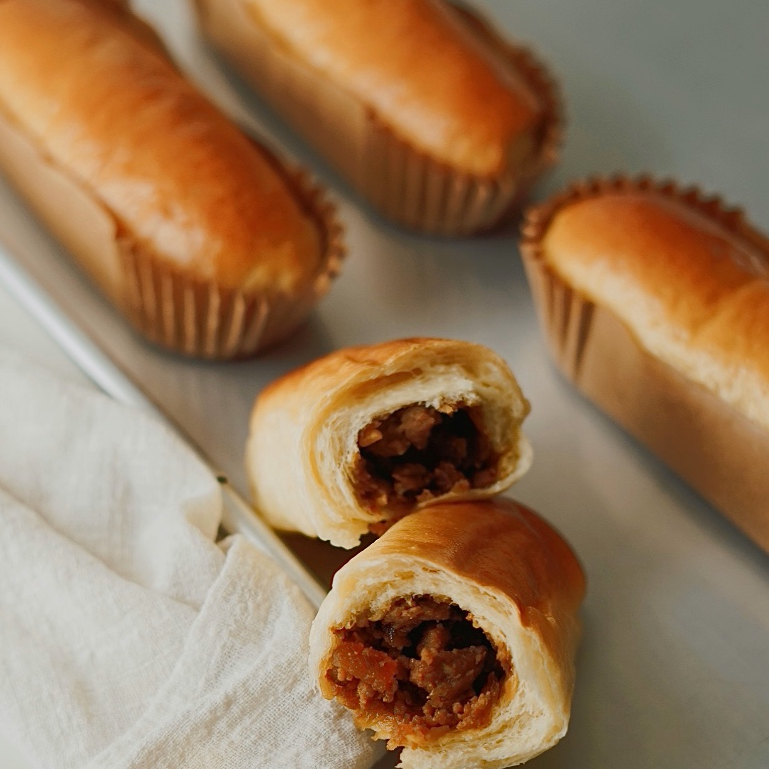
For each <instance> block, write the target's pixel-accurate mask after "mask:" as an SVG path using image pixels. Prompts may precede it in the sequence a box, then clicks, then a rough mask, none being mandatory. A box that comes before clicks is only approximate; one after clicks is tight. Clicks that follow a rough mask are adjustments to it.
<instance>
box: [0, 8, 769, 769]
mask: <svg viewBox="0 0 769 769" xmlns="http://www.w3.org/2000/svg"><path fill="white" fill-rule="evenodd" d="M276 1H277V0H276ZM137 6H138V7H139V8H141V9H143V10H145V11H146V12H147V14H148V15H149V16H151V17H153V18H154V19H156V20H157V21H158V22H159V24H160V26H161V28H162V31H163V33H164V34H165V35H166V36H167V38H168V40H169V41H170V43H171V45H172V47H173V48H174V49H175V51H176V53H177V54H178V55H179V58H180V60H181V61H182V64H183V66H184V67H185V68H186V69H187V70H188V71H190V72H191V73H192V74H193V75H194V76H195V77H197V78H198V79H199V81H200V82H201V83H202V85H203V86H204V87H205V88H206V89H207V90H208V91H209V92H210V93H211V94H212V95H213V96H214V98H216V99H217V100H218V101H219V102H220V103H221V104H222V105H223V106H224V107H225V108H226V109H228V110H230V111H231V112H232V113H233V114H234V115H235V116H236V117H237V118H238V119H239V120H242V121H243V122H244V123H246V124H248V125H250V126H252V127H257V128H259V129H260V130H261V131H263V132H264V133H266V134H267V135H269V136H270V137H271V138H272V140H273V141H274V142H275V144H276V146H278V147H279V148H281V149H282V150H284V151H285V152H287V153H288V154H289V155H290V156H293V157H295V158H298V159H300V160H301V161H303V162H305V163H306V164H308V165H311V166H313V167H314V168H315V169H316V171H317V172H318V173H319V175H320V176H321V177H322V178H323V179H325V180H326V181H327V182H328V183H329V184H331V185H332V186H333V187H334V188H335V189H336V191H337V193H338V194H339V196H340V200H341V204H342V208H341V210H342V215H343V217H344V219H345V222H346V224H347V226H348V232H349V235H348V242H349V246H350V256H349V259H348V262H347V264H346V266H345V269H344V272H343V275H342V277H341V278H340V279H339V281H338V282H337V284H336V285H335V286H334V288H333V290H332V292H331V294H330V296H329V297H328V298H327V300H326V301H325V303H324V304H323V306H322V307H321V308H320V309H319V311H318V312H317V313H316V314H315V316H314V317H313V319H312V321H311V322H310V323H309V324H308V325H307V327H306V328H305V329H303V330H302V331H301V332H300V333H299V334H298V335H297V336H296V337H295V338H294V339H293V340H292V341H291V342H290V343H288V344H287V345H284V346H283V347H281V348H279V349H276V350H274V351H272V352H270V353H269V354H268V355H267V356H265V357H264V358H263V359H260V360H258V361H254V362H251V363H246V364H238V365H211V364H199V363H193V362H189V361H184V360H180V359H177V358H174V357H172V356H169V355H165V354H162V353H158V352H155V351H152V350H149V349H148V348H146V347H145V346H144V345H143V344H142V343H140V342H138V341H137V340H136V339H135V337H134V336H133V334H132V333H131V332H130V331H128V330H127V329H126V328H125V327H124V326H123V325H122V322H121V321H120V320H118V319H117V318H115V316H114V315H113V313H112V311H111V310H110V309H109V308H108V307H107V306H106V305H105V304H104V303H103V302H102V300H101V299H100V298H99V297H98V296H97V295H96V294H95V292H93V291H92V290H91V289H90V288H89V287H88V285H87V284H86V283H85V281H84V280H83V278H82V277H81V276H80V274H79V273H78V272H77V271H76V270H75V269H73V268H72V267H71V266H70V265H69V263H68V262H67V261H66V259H65V258H64V257H63V255H62V254H61V253H60V251H59V250H58V249H57V247H56V246H55V245H54V244H53V243H52V242H51V241H50V240H49V239H48V238H47V236H46V235H45V234H44V233H43V232H42V231H41V230H40V228H39V227H38V225H37V224H36V222H35V221H34V219H33V218H32V217H31V216H30V215H29V214H28V213H27V212H26V210H25V209H24V207H23V206H22V205H21V204H20V203H19V202H18V201H17V200H16V199H15V197H14V196H13V194H12V193H11V192H10V191H9V190H8V189H7V188H6V187H4V186H2V185H0V237H2V238H3V239H5V240H6V242H7V244H8V245H9V246H10V247H11V248H12V249H14V250H15V251H17V252H18V254H19V255H20V259H21V261H22V262H23V263H24V264H26V265H27V267H28V268H29V269H30V270H31V271H32V272H33V273H35V274H36V275H37V276H38V278H39V279H40V282H41V283H43V284H45V285H47V286H48V288H49V290H51V292H52V293H53V294H54V296H55V298H56V300H57V301H58V302H59V303H60V304H61V305H62V306H64V307H65V308H67V309H68V311H69V312H70V313H71V314H72V315H73V316H75V317H79V318H81V319H83V320H84V321H85V322H86V323H87V324H89V325H90V327H91V328H92V329H93V330H94V333H95V334H96V335H97V336H98V337H100V338H101V339H102V340H104V341H107V342H108V343H109V345H110V346H111V348H112V349H113V351H114V352H115V354H116V355H117V356H118V358H119V359H120V361H121V362H122V364H123V365H124V366H125V367H126V368H127V369H128V370H130V371H131V372H133V374H134V375H135V376H136V377H137V378H138V379H139V380H141V381H142V382H144V383H145V384H146V385H147V386H148V388H149V390H150V391H151V393H152V394H153V396H154V397H155V398H157V399H158V400H160V401H162V402H163V404H164V405H165V406H166V408H168V409H169V411H170V412H171V413H172V414H173V416H174V418H175V419H176V420H177V421H178V422H179V423H180V424H181V425H182V426H183V427H184V428H185V429H186V430H188V431H189V432H190V434H191V435H192V437H193V439H194V440H196V441H197V442H199V443H200V444H201V445H203V446H205V447H206V449H207V450H208V452H209V453H210V454H211V456H212V457H213V458H214V459H215V460H216V462H217V463H218V465H219V466H220V467H221V469H222V470H223V471H225V472H226V473H227V474H228V475H229V476H230V477H231V478H232V480H233V482H234V483H235V484H236V485H238V486H240V487H243V485H244V484H243V474H242V471H241V461H242V460H241V455H242V449H243V442H244V440H245V435H246V421H247V415H248V410H249V407H250V405H251V402H252V399H253V397H254V395H255V394H256V393H257V392H258V391H259V390H260V389H261V387H262V386H264V384H265V383H266V382H268V381H270V380H271V379H272V378H274V377H275V376H277V375H278V374H280V373H282V372H283V371H286V370H288V369H289V368H291V367H293V366H294V365H297V364H298V363H301V362H303V361H306V360H309V359H311V358H313V357H315V356H317V355H319V354H322V353H324V352H326V351H329V350H331V349H333V348H335V347H340V346H345V345H349V344H355V343H363V342H375V341H380V340H384V339H388V338H393V337H398V336H405V335H414V334H420V335H430V334H435V335H443V336H453V337H461V338H466V339H470V340H473V341H478V342H482V343H484V344H487V345H489V346H491V347H493V348H494V349H495V350H497V351H498V352H500V353H501V354H502V355H503V356H504V357H505V358H506V359H507V360H508V361H509V363H510V364H511V366H512V367H513V369H514V371H515V372H516V374H517V375H518V378H519V380H520V382H521V385H522V387H523V389H524V391H525V392H526V394H527V395H528V397H529V399H530V400H531V402H532V405H533V411H532V414H531V416H530V418H529V419H528V420H527V423H526V427H527V431H528V433H529V435H530V437H531V439H532V441H533V444H534V448H535V454H536V457H535V463H534V467H533V468H532V470H531V471H530V473H529V474H528V475H527V476H526V478H525V479H524V480H523V481H522V482H521V483H520V484H519V485H518V486H517V487H516V488H515V490H514V492H513V493H514V495H515V496H516V497H517V498H519V499H521V500H522V501H524V502H526V503H528V504H530V505H532V506H533V507H534V508H535V509H538V510H540V511H541V512H542V513H543V514H544V515H546V516H547V517H548V518H550V519H551V520H552V521H553V522H554V523H555V524H556V525H557V526H558V527H559V528H560V529H561V530H562V531H563V532H564V534H565V535H566V536H567V538H568V539H569V540H570V541H571V542H572V544H573V545H574V547H575V549H576V550H577V552H578V553H579V555H580V557H581V559H582V561H583V563H584V565H585V568H586V571H587V574H588V580H589V593H588V598H587V601H586V604H585V609H584V625H585V633H584V639H583V643H582V646H581V649H580V653H579V659H578V681H577V690H576V695H575V700H574V707H573V717H572V725H571V729H570V732H569V734H568V735H567V737H566V738H565V739H564V740H563V741H562V743H561V744H560V745H558V746H557V747H556V748H555V749H553V750H552V751H550V752H549V753H548V754H546V755H544V756H542V757H540V758H538V759H535V760H534V761H533V762H532V763H531V766H532V767H538V769H562V768H563V769H565V767H569V769H617V768H618V767H619V768H622V769H649V768H650V767H655V769H656V768H657V767H671V768H673V769H690V768H691V769H695V768H696V769H766V767H767V766H769V557H767V556H766V555H765V554H763V553H761V552H760V551H759V550H758V549H757V548H756V547H755V546H753V545H752V544H751V543H750V542H748V541H747V540H746V539H745V538H744V537H743V536H742V535H741V534H740V533H739V532H737V531H736V530H735V529H734V528H733V527H732V526H731V525H730V524H728V523H727V522H725V521H724V520H723V519H722V518H721V517H720V516H719V515H718V514H717V513H715V511H713V510H712V509H711V508H710V507H709V506H708V505H706V504H705V503H704V502H703V501H702V500H700V499H699V498H698V497H697V496H696V495H695V494H694V493H692V492H691V491H690V490H689V489H688V488H687V487H685V486H684V485H683V484H682V483H681V482H679V481H678V480H677V479H676V478H675V477H674V476H672V475H671V474H670V473H669V472H668V471H667V470H666V469H665V468H664V467H662V466H661V465H660V464H659V463H658V462H657V461H656V460H655V459H654V458H653V457H652V456H650V455H649V454H648V453H647V452H646V451H644V450H643V449H642V448H640V447H639V446H638V445H637V444H636V443H635V442H634V441H632V440H631V439H630V438H628V437H627V436H626V435H625V434H624V433H622V432H621V431H620V430H619V429H617V428H616V427H614V426H613V425H612V424H611V423H610V422H609V421H608V420H607V419H605V418H604V417H603V416H602V415H601V414H600V413H598V412H597V411H596V410H595V409H593V407H591V406H590V405H589V404H588V403H587V402H585V401H584V400H583V399H582V398H581V397H580V396H579V395H577V394H576V393H575V392H574V391H573V390H572V389H571V388H570V387H569V386H568V385H567V384H566V383H565V382H564V381H563V380H561V379H560V378H559V376H558V375H557V374H556V373H555V372H554V370H553V368H552V367H551V365H550V363H549V361H548V359H547V357H546V355H545V352H544V349H543V347H542V345H541V343H540V339H539V335H538V329H537V327H536V323H535V319H534V314H533V310H532V307H531V303H530V300H529V295H528V290H527V287H526V283H525V279H524V277H523V273H522V270H521V266H520V263H519V258H518V253H517V249H516V238H515V233H514V231H513V230H512V229H511V230H510V231H509V232H505V233H501V234H497V235H495V236H493V237H488V238H483V239H478V240H467V241H460V242H447V241H440V240H433V239H428V238H421V237H415V236H410V235H406V234H403V233H401V232H399V231H397V230H396V229H394V228H393V227H391V226H389V225H387V224H385V223H384V222H382V221H381V220H380V219H378V218H377V217H376V216H374V215H372V214H371V213H370V212H369V211H368V210H367V209H365V207H362V206H361V205H360V204H359V202H358V201H357V200H355V199H354V197H353V196H352V195H351V194H350V193H349V191H348V190H347V189H346V188H344V187H343V186H342V185H341V184H340V183H339V181H338V179H336V178H335V177H334V176H333V174H331V173H330V172H328V170H327V169H325V168H324V166H323V164H322V163H321V162H320V161H319V160H318V158H317V157H315V156H314V155H313V154H312V153H311V152H310V151H308V150H307V149H306V148H304V147H303V146H302V145H301V144H300V143H299V142H298V141H297V140H296V139H295V138H294V137H293V136H292V135H291V134H290V132H288V131H287V130H286V129H285V127H283V126H281V125H280V124H279V123H278V122H277V121H276V120H275V119H274V118H271V117H270V115H269V114H268V113H267V111H266V110H265V109H264V107H263V106H262V105H260V104H259V102H258V100H257V99H255V98H254V97H253V96H251V95H250V94H249V93H248V92H247V90H246V89H245V88H244V87H243V86H242V84H241V83H239V82H238V81H237V79H236V78H234V77H233V75H232V74H231V73H230V72H229V71H227V70H226V69H225V68H223V67H222V65H221V62H220V61H218V60H217V59H216V58H215V57H213V56H212V55H211V54H210V53H209V52H208V50H207V49H206V48H205V46H204V45H203V44H202V43H201V41H200V40H198V39H197V37H196V35H195V32H194V29H193V26H192V23H191V20H190V17H189V13H188V11H187V9H186V7H185V5H184V3H183V2H182V1H181V0H173V1H172V0H164V1H163V2H162V3H161V2H157V0H142V1H141V2H138V3H137ZM482 6H483V7H485V8H486V9H487V10H488V12H489V13H490V14H491V15H492V16H493V17H494V18H496V19H497V21H498V22H499V23H500V25H501V26H502V27H504V28H505V29H506V30H507V31H509V33H510V34H511V35H512V36H514V37H517V38H519V39H522V40H525V41H528V42H529V43H531V44H532V46H533V47H535V48H536V49H537V51H539V53H540V54H541V56H542V57H543V58H544V59H545V60H546V61H547V62H548V63H549V64H550V65H551V66H552V68H553V70H554V71H555V72H556V73H557V75H558V77H559V79H560V81H561V83H562V85H563V91H564V95H565V100H566V105H567V113H568V118H569V125H568V132H567V137H566V144H565V147H564V152H563V158H562V163H561V165H560V166H559V168H558V169H557V171H556V172H555V173H554V174H553V175H552V176H551V177H550V179H549V180H548V181H547V182H546V183H545V184H543V185H541V187H540V189H539V190H538V191H537V197H542V196H544V195H546V194H547V193H548V192H550V191H553V190H555V189H557V188H558V187H560V186H562V184H563V183H565V182H566V181H568V180H571V179H574V178H577V177H580V176H583V175H587V174H593V173H612V172H614V171H623V172H638V171H651V172H654V173H655V174H657V175H661V176H666V177H667V176H670V177H675V178H677V179H679V180H680V181H682V182H696V183H698V184H700V185H701V186H702V187H704V188H705V189H706V190H708V191H713V192H715V191H717V192H719V193H721V194H722V195H724V196H725V197H726V198H727V200H728V201H730V202H733V203H735V204H742V205H744V206H745V207H746V208H747V209H748V211H749V212H750V215H751V218H752V220H753V221H754V222H755V223H756V224H757V225H759V226H760V227H762V228H763V229H764V230H769V195H768V194H767V180H768V179H769V152H768V151H767V149H768V148H767V137H768V136H769V84H768V82H767V78H768V77H769V2H767V1H766V0H733V2H726V1H725V0H722V1H720V2H714V1H713V0H699V1H697V0H672V1H664V0H646V1H645V2H640V1H638V0H636V2H631V1H630V0H614V1H611V2H610V0H585V1H584V2H573V1H572V2H556V1H555V0H495V1H493V2H492V1H491V0H489V1H488V2H486V3H483V4H482ZM1 55H2V54H1V52H0V56H1ZM426 55H428V52H426ZM0 341H2V342H6V343H9V344H11V345H13V346H17V347H21V348H22V349H26V350H28V351H29V352H30V353H31V354H32V355H34V356H35V357H38V358H43V359H45V360H48V361H49V362H51V363H52V365H55V366H57V367H58V368H60V369H62V370H70V369H71V364H69V363H68V362H67V361H66V359H65V358H64V357H63V356H62V354H61V353H60V352H59V351H58V350H57V349H56V348H55V346H54V345H53V344H52V343H51V342H50V341H49V340H48V339H47V338H46V337H45V335H44V334H43V333H42V332H41V331H40V330H39V329H38V328H37V327H36V325H35V324H34V323H33V322H32V321H30V320H29V319H28V318H27V317H26V316H25V315H24V313H23V312H22V311H21V310H20V309H19V308H18V307H17V306H16V304H15V302H14V300H13V299H12V298H11V297H10V296H8V295H7V294H6V293H5V292H4V291H0ZM767 343H769V341H768V342H767ZM768 506H769V502H768ZM22 749H23V746H22ZM26 766H27V764H26V763H25V762H24V760H23V758H22V757H20V756H19V755H17V752H16V750H15V749H13V748H11V747H10V745H9V744H8V743H7V742H5V741H2V738H1V737H0V767H1V768H2V769H22V768H23V767H26ZM333 766H334V763H333V759H330V761H329V767H333ZM260 769H261V768H260ZM340 769H343V768H341V767H340Z"/></svg>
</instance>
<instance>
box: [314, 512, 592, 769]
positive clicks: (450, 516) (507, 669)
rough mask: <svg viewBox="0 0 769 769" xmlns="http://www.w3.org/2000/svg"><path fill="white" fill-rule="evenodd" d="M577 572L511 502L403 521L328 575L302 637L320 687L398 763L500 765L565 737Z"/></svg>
mask: <svg viewBox="0 0 769 769" xmlns="http://www.w3.org/2000/svg"><path fill="white" fill-rule="evenodd" d="M584 589H585V582H584V575H583V573H582V570H581V568H580V566H579V563H578V562H577V560H576V558H575V556H574V554H573V553H572V552H571V550H570V549H569V547H568V545H567V544H566V543H565V542H564V541H563V539H561V537H560V536H559V535H558V534H557V533H556V532H555V531H554V530H553V529H552V528H550V526H548V525H547V524H546V523H545V522H544V521H543V520H542V519H541V518H538V517H537V516H536V515H535V514H534V513H533V512H532V511H530V510H529V509H527V508H526V507H524V506H523V505H520V504H518V503H516V502H513V501H511V500H504V499H497V500H493V501H480V502H478V501H476V502H459V503H450V504H437V505H434V506H432V507H429V508H427V509H425V510H420V511H419V512H416V513H414V514H413V515H411V516H409V517H407V518H404V519H403V520H401V521H399V522H398V523H396V524H395V525H394V526H393V527H392V528H391V529H389V530H388V531H387V532H386V533H385V534H384V535H383V536H382V537H381V538H380V539H378V540H377V541H376V542H374V543H373V544H372V545H370V546H369V547H368V548H366V549H365V550H363V551H362V552H361V553H359V554H358V555H356V556H355V557H354V558H353V559H352V560H351V561H349V562H348V563H347V564H345V566H343V567H342V568H341V569H340V570H339V571H338V572H337V574H336V575H335V577H334V582H333V587H332V590H331V592H330V593H329V595H328V597H327V598H326V599H325V600H324V602H323V604H322V606H321V608H320V611H319V612H318V615H317V617H316V619H315V621H314V622H313V625H312V629H311V632H310V668H311V670H312V672H313V674H314V675H315V676H317V680H318V684H319V686H320V690H321V692H322V693H323V695H324V696H326V697H327V698H329V699H331V698H335V699H337V700H338V701H340V702H341V703H342V704H343V705H345V706H346V707H348V708H350V709H351V710H352V711H353V713H354V717H355V720H356V723H357V724H358V726H360V727H361V728H369V729H373V730H374V733H375V736H376V737H377V738H379V739H387V740H388V747H390V748H394V747H397V746H404V750H403V753H402V756H401V763H400V764H399V766H401V767H404V768H405V769H467V768H468V767H480V766H483V767H486V769H501V767H507V766H512V765H514V764H519V763H522V762H523V761H527V760H528V759H530V758H533V757H534V756H536V755H538V754H539V753H541V752H543V751H544V750H547V749H548V748H549V747H552V746H553V745H554V744H555V743H556V742H557V741H558V740H559V739H560V738H561V737H563V735H564V734H565V732H566V729H567V726H568V722H569V714H570V706H571V698H572V692H573V688H574V678H575V670H574V657H575V650H576V646H577V641H578V636H579V620H578V609H579V605H580V603H581V601H582V597H583V594H584Z"/></svg>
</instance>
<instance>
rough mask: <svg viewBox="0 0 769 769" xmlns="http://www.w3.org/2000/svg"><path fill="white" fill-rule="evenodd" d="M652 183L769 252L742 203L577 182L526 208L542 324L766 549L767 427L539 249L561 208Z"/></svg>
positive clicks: (599, 397)
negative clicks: (593, 297) (669, 359)
mask: <svg viewBox="0 0 769 769" xmlns="http://www.w3.org/2000/svg"><path fill="white" fill-rule="evenodd" d="M639 190H640V191H646V192H648V193H649V194H650V195H659V196H661V197H667V198H670V199H673V200H675V201H678V202H680V203H683V204H685V205H686V206H689V207H691V208H692V209H694V210H696V211H698V212H700V213H701V214H703V215H704V216H706V217H707V218H709V219H710V220H711V221H714V222H716V223H718V224H719V225H720V226H721V227H723V228H724V229H725V230H726V231H728V232H730V233H732V234H734V235H736V236H738V237H739V238H741V239H743V240H745V241H747V242H749V243H751V244H753V245H756V246H758V247H760V248H762V249H764V250H765V251H767V252H769V241H767V239H766V238H765V237H764V236H763V235H762V234H761V233H759V232H757V231H756V230H754V229H752V228H751V227H750V226H749V225H748V224H747V223H746V222H745V219H744V217H743V214H742V211H740V210H739V209H735V208H727V207H725V206H724V204H723V203H722V201H721V200H720V199H719V198H714V197H706V196H704V195H703V194H702V193H701V192H700V191H699V190H698V189H696V188H688V189H681V188H679V187H678V185H677V184H675V183H674V182H663V183H657V182H654V181H652V180H651V179H649V178H646V177H643V178H639V179H626V178H623V177H617V178H614V179H592V180H589V181H586V182H580V183H577V184H575V185H573V186H571V187H569V188H568V189H567V190H565V191H564V192H562V193H561V194H559V195H557V196H556V197H554V198H552V199H551V200H550V201H548V202H546V203H544V204H543V205H540V206H537V207H534V208H532V209H530V210H529V211H528V212H527V215H526V220H525V223H524V226H523V239H522V243H521V252H522V255H523V262H524V266H525V269H526V274H527V277H528V279H529V284H530V286H531V290H532V294H533V298H534V303H535V306H536V308H537V313H538V316H539V320H540V324H541V328H542V331H543V335H544V337H545V340H546V342H547V344H548V346H549V348H550V351H551V353H552V355H553V357H554V358H555V362H556V364H557V365H558V368H559V369H560V370H561V371H562V373H563V374H564V375H565V376H566V377H567V378H568V379H570V380H571V381H572V382H573V383H574V384H575V385H576V386H577V387H578V389H579V390H580V391H581V392H582V393H583V394H584V395H585V396H587V397H588V398H589V399H590V400H591V401H593V402H594V403H595V404H596V405H597V406H598V407H599V408H600V409H602V410H603V411H605V412H606V413H607V414H608V415H609V416H610V417H612V418H613V419H614V420H615V421H617V422H618V423H619V424H620V425H622V427H624V428H625V429H626V430H627V431H628V432H629V433H630V434H631V435H633V436H634V437H635V438H637V439H638V440H639V441H641V443H643V444H644V445H645V446H646V447H648V448H649V449H650V450H651V451H652V452H653V453H655V454H656V455H657V456H658V457H659V458H660V459H661V460H662V461H663V462H664V463H665V464H667V465H668V467H670V468H671V469H672V470H673V471H674V472H676V473H677V474H678V475H680V476H681V478H683V479H684V480H685V481H686V482H687V483H689V484H690V485H691V486H692V487H693V488H694V489H695V490H697V491H698V492H699V493H700V494H701V495H702V496H703V497H704V498H705V499H706V500H708V501H709V502H710V503H711V504H713V505H714V506H715V507H716V508H718V509H719V510H720V511H721V512H723V513H724V514H725V515H726V516H728V517H729V518H730V519H731V520H732V521H733V522H734V523H735V524H736V525H737V526H739V527H740V528H741V529H742V530H743V531H744V532H745V533H746V534H747V535H748V536H749V537H751V538H752V539H753V540H754V541H755V542H756V543H757V544H758V545H760V546H761V547H762V548H763V549H764V550H766V551H767V552H769V459H768V458H769V432H767V431H766V430H765V429H763V428H762V427H760V426H757V425H756V424H755V423H754V422H752V421H751V420H749V419H748V418H747V417H745V416H743V415H742V414H741V413H739V412H738V411H737V410H736V409H734V408H733V407H731V406H730V405H728V404H726V403H724V401H722V400H721V399H720V398H718V397H717V396H716V395H714V394H713V393H711V392H710V391H708V390H706V389H705V388H704V387H703V386H702V385H700V384H698V383H696V382H693V381H692V380H690V379H688V378H686V377H684V376H683V375H681V374H680V373H679V372H678V371H677V370H675V369H674V368H673V367H671V366H670V365H668V364H666V363H663V362H662V361H660V360H659V359H657V358H656V357H655V356H653V355H652V354H651V353H649V352H648V351H647V350H646V349H644V348H643V347H642V346H641V345H640V344H639V342H638V341H637V340H636V338H635V336H634V335H633V334H632V333H631V332H630V330H629V329H628V328H627V327H626V326H625V325H624V323H622V322H621V321H620V320H619V319H618V318H617V316H616V315H614V314H613V313H612V312H610V311H609V310H607V309H605V308H604V307H602V306H600V305H596V304H594V303H593V302H591V301H590V300H589V299H587V298H586V297H585V296H583V295H581V294H580V293H579V292H577V291H574V290H573V289H571V288H570V287H569V285H568V284H566V283H565V282H564V280H562V279H561V278H560V277H559V276H558V275H557V274H556V273H555V272H554V271H553V270H552V269H550V267H549V266H548V265H547V264H546V263H545V260H544V258H543V254H542V250H541V243H542V238H543V236H544V234H545V232H546V231H547V228H548V226H549V224H550V222H551V221H552V219H553V217H554V216H555V214H556V213H557V211H558V210H559V209H561V208H563V207H564V206H567V205H569V204H570V203H573V202H576V201H577V200H581V199H585V198H589V197H596V196H599V195H602V194H605V193H608V192H617V191H620V192H621V191H639Z"/></svg>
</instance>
